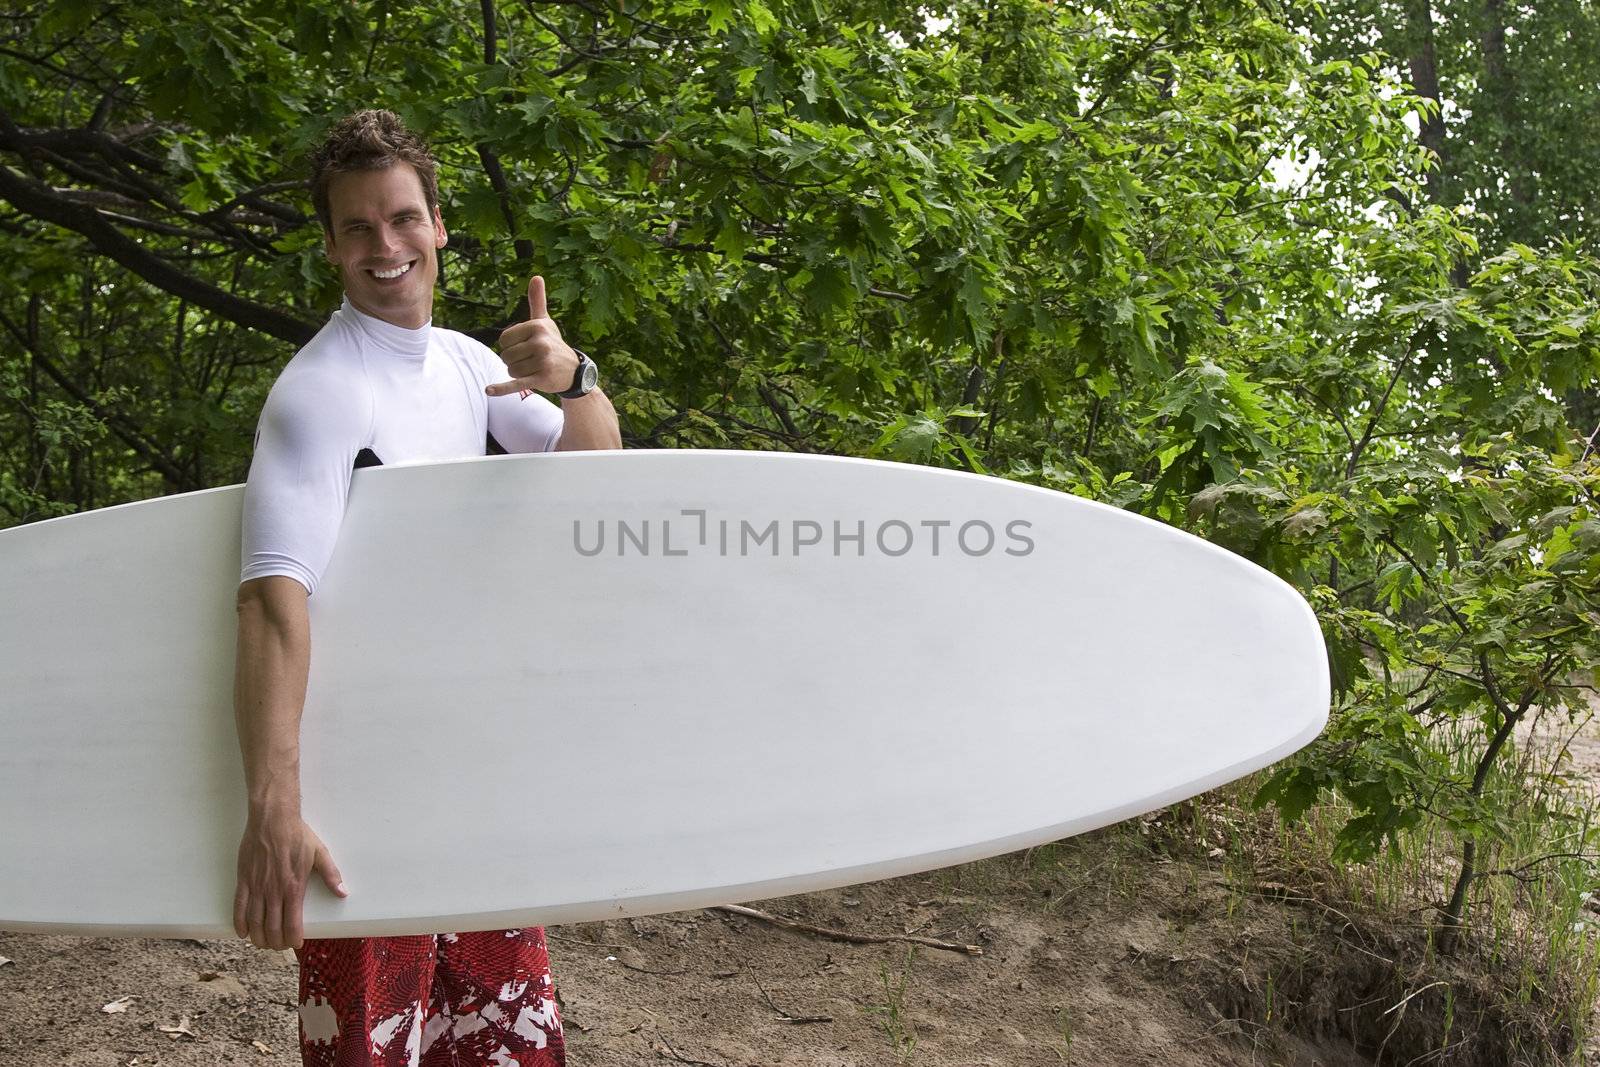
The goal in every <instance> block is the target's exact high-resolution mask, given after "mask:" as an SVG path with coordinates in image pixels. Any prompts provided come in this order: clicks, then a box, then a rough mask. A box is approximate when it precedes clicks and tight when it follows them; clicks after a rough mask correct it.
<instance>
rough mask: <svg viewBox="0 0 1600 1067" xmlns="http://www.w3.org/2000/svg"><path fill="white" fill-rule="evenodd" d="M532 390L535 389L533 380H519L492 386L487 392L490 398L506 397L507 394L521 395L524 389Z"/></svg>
mask: <svg viewBox="0 0 1600 1067" xmlns="http://www.w3.org/2000/svg"><path fill="white" fill-rule="evenodd" d="M532 388H535V386H534V384H533V379H532V378H517V379H515V380H513V381H509V382H500V383H499V384H497V385H491V386H489V388H488V389H487V390H485V392H487V393H488V394H489V395H490V396H505V395H506V394H507V393H520V392H522V391H523V390H524V389H532Z"/></svg>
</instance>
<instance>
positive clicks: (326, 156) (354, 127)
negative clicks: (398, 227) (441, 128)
mask: <svg viewBox="0 0 1600 1067" xmlns="http://www.w3.org/2000/svg"><path fill="white" fill-rule="evenodd" d="M396 163H409V164H411V168H412V169H413V170H415V171H416V172H417V177H418V178H419V179H421V181H422V195H423V196H424V197H425V198H426V199H427V201H428V214H430V215H432V214H435V213H436V212H438V210H439V176H438V171H437V166H436V164H435V163H434V160H433V153H432V152H430V151H428V146H427V144H426V143H425V142H424V141H423V140H422V138H420V137H418V136H417V135H416V134H414V133H412V132H411V131H410V130H408V129H406V126H405V123H403V122H401V121H400V116H398V115H396V114H395V113H394V112H393V111H381V110H377V109H368V110H366V111H357V112H355V113H354V114H351V115H346V116H345V117H344V118H342V119H340V120H339V121H338V122H336V123H334V125H333V128H332V129H330V130H329V131H328V136H327V137H326V138H325V139H324V140H323V142H322V144H321V145H320V146H319V147H318V148H317V150H316V151H315V152H313V153H311V203H312V205H313V206H314V207H315V208H316V209H317V218H318V219H319V220H321V222H322V228H323V229H324V230H332V229H333V216H332V213H331V211H330V209H329V207H328V186H330V185H331V184H333V179H334V178H335V177H336V176H337V175H340V174H349V173H351V172H353V171H363V170H385V169H387V168H389V167H392V166H394V165H395V164H396Z"/></svg>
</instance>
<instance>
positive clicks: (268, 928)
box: [261, 899, 284, 948]
mask: <svg viewBox="0 0 1600 1067" xmlns="http://www.w3.org/2000/svg"><path fill="white" fill-rule="evenodd" d="M283 907H284V906H283V901H282V900H281V899H279V900H274V901H271V902H270V903H269V904H268V905H267V907H266V909H265V910H264V911H263V913H262V917H261V921H262V931H261V932H262V940H263V941H264V942H265V944H263V945H262V946H261V947H262V948H282V947H283Z"/></svg>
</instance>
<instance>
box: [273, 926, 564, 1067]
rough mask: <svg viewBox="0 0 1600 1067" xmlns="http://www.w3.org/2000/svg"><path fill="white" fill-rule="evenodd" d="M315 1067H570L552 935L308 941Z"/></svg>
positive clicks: (303, 1044) (305, 1049)
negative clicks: (548, 942) (549, 946)
mask: <svg viewBox="0 0 1600 1067" xmlns="http://www.w3.org/2000/svg"><path fill="white" fill-rule="evenodd" d="M295 956H296V957H297V958H298V959H299V960H300V1055H301V1058H302V1060H303V1062H304V1063H305V1065H306V1067H480V1065H481V1067H489V1065H494V1067H565V1064H566V1062H567V1058H566V1051H565V1044H564V1042H563V1041H562V1034H561V1016H560V1013H559V1011H558V1009H557V1007H556V998H555V986H554V985H553V984H552V982H551V980H550V956H549V953H548V951H547V950H546V947H545V939H544V928H543V927H539V926H530V927H528V928H527V929H523V930H486V931H481V932H478V933H466V934H438V935H433V934H424V935H421V936H418V937H351V938H333V939H327V940H308V941H306V942H305V944H304V945H303V946H302V947H301V948H299V949H297V950H296V951H295Z"/></svg>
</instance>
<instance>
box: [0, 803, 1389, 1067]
mask: <svg viewBox="0 0 1600 1067" xmlns="http://www.w3.org/2000/svg"><path fill="white" fill-rule="evenodd" d="M1086 874H1087V876H1086ZM1221 878H1222V869H1221V867H1220V866H1218V867H1216V868H1215V869H1214V870H1208V869H1204V868H1201V869H1195V868H1190V867H1187V866H1185V865H1182V864H1178V863H1173V862H1170V861H1168V862H1163V861H1162V858H1161V857H1160V856H1159V855H1156V854H1155V853H1153V852H1151V851H1150V850H1149V849H1148V848H1147V847H1146V846H1145V845H1143V844H1142V842H1141V840H1140V838H1139V837H1138V835H1137V834H1136V833H1130V832H1128V831H1126V830H1121V831H1110V832H1108V833H1106V834H1102V835H1093V836H1090V837H1087V838H1081V839H1075V841H1074V842H1070V843H1068V844H1066V845H1063V846H1052V847H1051V848H1049V849H1045V850H1039V851H1038V852H1036V853H1034V854H1032V855H1030V856H1026V857H1025V856H1021V855H1017V856H1010V857H1002V858H1000V859H998V860H992V861H987V862H984V863H979V864H972V865H968V866H966V867H962V868H955V869H952V870H950V871H945V872H936V873H934V874H930V875H923V876H917V877H911V878H903V879H897V880H893V881H887V882H879V883H873V884H871V885H866V886H859V887H854V888H851V889H847V890H836V891H830V892H825V893H816V894H810V895H807V896H800V897H791V898H786V899H783V900H777V901H767V902H764V903H760V904H758V906H760V907H763V908H764V909H766V910H769V911H772V912H774V913H776V914H780V915H784V916H788V917H795V918H799V919H801V920H803V921H806V922H809V923H812V924H815V925H819V926H825V927H830V928H837V929H843V930H849V931H855V932H861V933H878V934H895V933H905V932H907V931H910V932H912V933H915V934H917V935H919V936H931V937H935V938H940V939H947V940H951V941H956V942H960V943H973V944H977V945H980V946H982V948H983V955H982V956H977V957H974V956H967V955H964V954H960V953H955V952H947V951H941V950H936V949H929V948H924V947H917V948H913V947H911V946H909V945H906V944H877V945H857V944H848V943H843V942H837V941H830V940H827V939H824V938H820V937H817V936H815V935H804V934H797V933H793V932H790V931H787V930H783V929H779V928H777V927H774V926H772V925H770V924H767V923H764V922H760V921H756V920H751V919H746V918H743V917H739V916H733V915H729V914H727V913H724V912H717V911H698V912H688V913H683V914H676V915H663V916H656V917H652V918H647V919H636V920H619V921H614V922H607V923H600V924H585V925H581V926H575V927H564V928H563V927H552V928H551V929H550V931H549V932H550V934H551V935H552V939H551V956H552V959H553V961H554V966H555V969H556V976H557V982H558V984H559V987H560V992H561V996H562V999H563V1001H564V1005H565V1018H566V1025H567V1034H568V1041H569V1049H570V1059H571V1062H572V1063H573V1064H574V1065H580V1064H581V1065H594V1067H607V1065H618V1067H620V1065H630V1067H632V1065H636V1064H641V1063H652V1062H659V1063H705V1064H715V1065H719V1067H720V1065H730V1067H731V1065H750V1064H761V1065H769V1064H770V1065H778V1064H808V1065H831V1067H856V1065H862V1067H865V1065H877V1064H897V1063H905V1064H923V1065H928V1067H946V1065H948V1067H955V1065H960V1067H975V1065H996V1067H1000V1065H1004V1067H1030V1065H1035V1064H1037V1065H1051V1067H1056V1065H1060V1064H1063V1063H1077V1064H1092V1065H1100V1064H1129V1065H1143V1064H1149V1065H1161V1067H1200V1065H1244V1064H1267V1063H1278V1064H1284V1065H1286V1067H1312V1065H1321V1067H1353V1065H1355V1064H1360V1063H1363V1062H1365V1061H1362V1060H1361V1059H1359V1058H1358V1057H1356V1056H1354V1055H1353V1054H1352V1053H1351V1052H1350V1051H1349V1050H1348V1049H1342V1048H1340V1047H1338V1046H1336V1045H1334V1046H1329V1047H1324V1048H1320V1049H1318V1048H1312V1047H1310V1046H1306V1045H1303V1044H1300V1043H1298V1042H1295V1041H1292V1040H1289V1039H1285V1038H1282V1037H1280V1036H1277V1035H1274V1034H1273V1033H1272V1032H1271V1031H1270V1030H1265V1029H1263V1028H1262V1027H1261V1026H1259V1025H1257V1024H1255V1023H1251V1022H1248V1021H1239V1020H1233V1019H1229V1018H1227V1017H1226V1014H1225V1012H1224V1011H1223V1010H1222V1009H1220V1008H1218V1007H1215V1006H1213V1005H1211V1004H1209V1003H1207V998H1206V996H1205V994H1204V989H1203V988H1200V987H1197V986H1196V984H1195V982H1194V981H1193V980H1191V979H1190V978H1186V977H1185V975H1186V973H1187V971H1186V968H1190V967H1192V966H1194V965H1195V963H1196V961H1200V960H1203V959H1206V958H1209V957H1211V956H1212V955H1214V954H1215V952H1216V951H1218V950H1219V949H1221V948H1222V947H1223V946H1221V945H1219V944H1214V943H1213V939H1214V938H1215V937H1217V936H1219V935H1218V934H1217V931H1215V930H1210V929H1208V928H1207V926H1206V924H1205V923H1204V922H1197V921H1196V919H1195V916H1196V915H1197V914H1207V913H1219V914H1220V913H1224V912H1227V911H1228V910H1230V906H1229V905H1228V904H1227V903H1226V902H1225V900H1224V899H1223V898H1224V894H1223V891H1222V890H1218V889H1216V888H1215V887H1214V886H1213V885H1212V882H1214V881H1216V880H1218V879H1221ZM1197 893H1205V894H1209V895H1211V896H1213V897H1214V898H1215V899H1214V901H1213V903H1212V904H1210V905H1206V906H1199V907H1197V900H1196V894H1197ZM1238 903H1239V902H1238V901H1236V900H1235V901H1234V902H1233V905H1234V906H1237V905H1238ZM1239 918H1241V917H1240V916H1239V915H1237V914H1236V915H1235V919H1239ZM1254 922H1255V921H1254V920H1244V921H1242V922H1235V923H1234V924H1233V925H1232V927H1231V933H1229V934H1228V935H1227V936H1228V937H1229V938H1230V939H1236V938H1237V937H1239V936H1241V935H1243V936H1245V937H1247V938H1248V937H1249V936H1251V933H1252V929H1255V928H1254V927H1253V925H1252V924H1253V923H1254ZM1270 925H1271V922H1270V921H1267V922H1266V923H1265V924H1262V925H1260V928H1259V929H1255V933H1256V934H1265V933H1267V932H1268V927H1269V926H1270ZM0 956H4V957H7V958H9V959H10V961H11V962H9V963H7V964H4V965H0V1062H4V1063H6V1064H13V1065H35V1064H37V1065H45V1064H50V1065H58V1064H74V1065H76V1064H83V1065H95V1067H101V1065H104V1067H110V1065H119V1067H133V1065H136V1064H138V1065H150V1064H166V1065H171V1067H180V1065H200V1064H207V1065H210V1064H224V1063H248V1064H259V1065H263V1067H266V1065H282V1067H290V1065H293V1064H298V1063H299V1058H298V1055H297V1052H296V1048H295V1012H294V1004H295V999H294V998H295V988H294V981H295V971H294V962H293V959H292V957H290V956H289V955H288V954H284V953H271V952H259V951H256V950H253V949H251V948H250V947H249V946H248V945H247V944H246V943H244V942H240V941H207V942H196V941H133V940H118V939H110V938H103V939H93V940H82V939H74V938H65V937H39V936H21V935H16V934H0ZM126 997H135V998H137V999H134V1000H131V1001H126V1002H125V1003H126V1009H125V1010H123V1011H118V1012H115V1013H107V1012H106V1011H104V1010H103V1009H104V1006H105V1005H108V1004H114V1003H116V1002H118V1001H119V1000H120V999H121V998H126ZM185 1020H187V1023H185ZM800 1020H811V1021H800ZM163 1028H168V1030H166V1031H164V1030H163ZM183 1030H187V1031H188V1032H187V1033H184V1032H181V1031H183Z"/></svg>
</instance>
